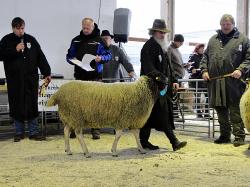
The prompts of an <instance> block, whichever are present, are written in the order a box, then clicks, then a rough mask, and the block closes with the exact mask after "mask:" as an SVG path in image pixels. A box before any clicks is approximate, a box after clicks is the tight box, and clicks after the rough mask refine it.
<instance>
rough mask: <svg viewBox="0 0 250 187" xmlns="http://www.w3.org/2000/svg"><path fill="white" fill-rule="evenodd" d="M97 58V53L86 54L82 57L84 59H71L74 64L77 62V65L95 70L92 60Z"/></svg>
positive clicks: (88, 69) (87, 69)
mask: <svg viewBox="0 0 250 187" xmlns="http://www.w3.org/2000/svg"><path fill="white" fill-rule="evenodd" d="M95 58H96V56H95V55H91V54H85V55H84V56H83V58H82V61H80V60H77V59H71V60H70V61H71V62H72V63H73V64H76V65H77V66H79V67H81V68H82V69H85V70H86V71H93V68H92V67H91V66H90V62H91V61H92V60H94V59H95Z"/></svg>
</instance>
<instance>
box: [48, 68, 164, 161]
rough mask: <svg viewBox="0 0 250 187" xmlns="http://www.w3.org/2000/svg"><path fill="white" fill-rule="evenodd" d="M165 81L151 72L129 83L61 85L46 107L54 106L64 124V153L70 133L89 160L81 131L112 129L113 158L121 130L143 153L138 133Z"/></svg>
mask: <svg viewBox="0 0 250 187" xmlns="http://www.w3.org/2000/svg"><path fill="white" fill-rule="evenodd" d="M166 80H167V79H166V78H165V76H164V75H163V74H161V73H159V72H151V73H149V74H148V75H147V76H141V77H140V78H139V79H138V80H137V81H135V82H130V83H110V84H107V83H102V82H94V81H78V80H75V81H71V82H69V83H66V84H64V85H62V86H61V87H60V88H59V90H58V91H57V92H56V93H55V94H53V95H52V97H51V98H50V99H49V100H48V102H47V106H55V105H57V104H58V113H59V116H60V119H61V120H62V122H63V124H64V138H65V152H67V154H68V155H71V154H72V152H71V150H70V145H69V134H70V130H71V129H73V130H74V131H75V134H76V136H77V139H78V141H79V142H80V145H81V147H82V150H83V153H84V155H85V156H86V157H90V155H89V152H88V149H87V147H86V144H85V142H84V140H83V136H82V129H83V128H107V127H111V128H114V129H115V131H116V136H115V140H114V142H113V146H112V149H111V152H112V155H113V156H118V155H117V151H116V149H117V144H118V141H119V139H120V137H121V135H122V130H123V129H129V130H130V131H131V132H132V133H133V134H134V136H135V139H136V143H137V147H138V150H139V151H140V152H141V153H145V151H144V149H143V148H142V146H141V143H140V140H139V129H140V128H142V127H143V126H144V124H145V123H146V121H147V119H148V118H149V116H150V113H151V111H152V108H153V105H154V103H155V101H156V100H157V98H158V97H159V95H160V94H159V91H162V90H165V89H166V88H167V84H166V83H167V81H166Z"/></svg>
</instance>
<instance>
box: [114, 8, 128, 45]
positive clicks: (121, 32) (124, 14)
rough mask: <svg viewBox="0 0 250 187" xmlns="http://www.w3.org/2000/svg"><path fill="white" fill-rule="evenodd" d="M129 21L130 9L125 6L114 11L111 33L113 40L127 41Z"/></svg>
mask: <svg viewBox="0 0 250 187" xmlns="http://www.w3.org/2000/svg"><path fill="white" fill-rule="evenodd" d="M130 21H131V11H130V10H129V9H127V8H118V9H115V11H114V22H113V34H114V41H115V42H116V43H117V42H123V43H126V42H128V36H129V29H130Z"/></svg>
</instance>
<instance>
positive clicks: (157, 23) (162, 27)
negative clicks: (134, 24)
mask: <svg viewBox="0 0 250 187" xmlns="http://www.w3.org/2000/svg"><path fill="white" fill-rule="evenodd" d="M148 30H153V31H160V32H170V30H169V29H167V26H166V23H165V20H164V19H155V20H154V23H153V27H152V28H150V29H148Z"/></svg>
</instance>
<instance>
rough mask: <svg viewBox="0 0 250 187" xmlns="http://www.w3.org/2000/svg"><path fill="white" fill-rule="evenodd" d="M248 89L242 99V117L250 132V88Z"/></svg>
mask: <svg viewBox="0 0 250 187" xmlns="http://www.w3.org/2000/svg"><path fill="white" fill-rule="evenodd" d="M249 83H250V82H248V87H247V89H246V91H245V92H244V94H243V95H242V97H241V99H240V115H241V118H242V120H243V123H244V125H245V127H246V128H247V130H248V132H250V87H249Z"/></svg>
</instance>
